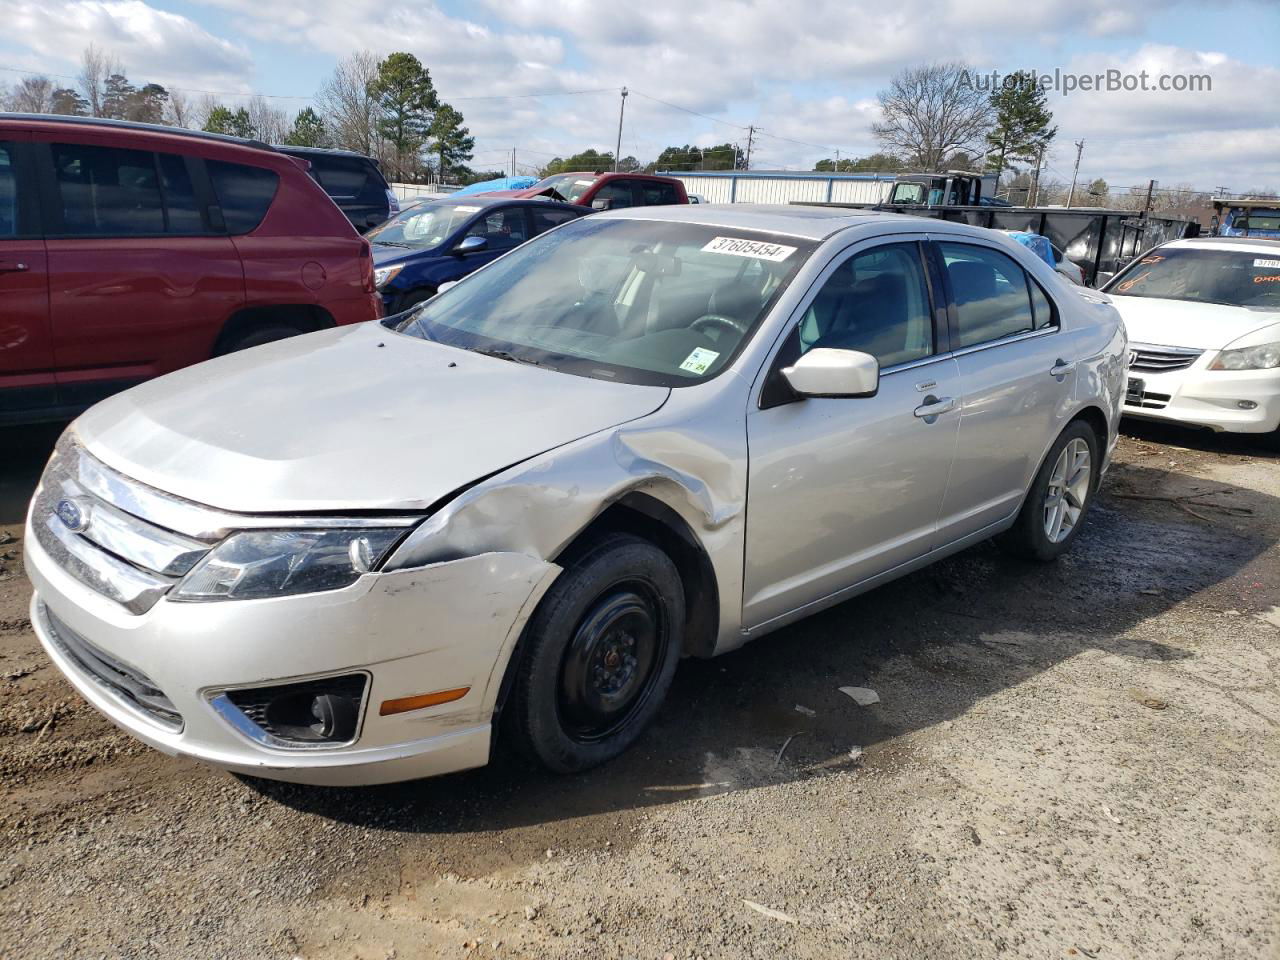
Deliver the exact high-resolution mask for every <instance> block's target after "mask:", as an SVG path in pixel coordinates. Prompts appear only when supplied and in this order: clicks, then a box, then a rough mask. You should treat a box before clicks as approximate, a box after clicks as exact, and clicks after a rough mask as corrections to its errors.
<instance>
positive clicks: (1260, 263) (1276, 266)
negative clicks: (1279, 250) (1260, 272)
mask: <svg viewBox="0 0 1280 960" xmlns="http://www.w3.org/2000/svg"><path fill="white" fill-rule="evenodd" d="M1253 265H1254V266H1255V267H1263V268H1265V269H1267V270H1280V260H1255V261H1253Z"/></svg>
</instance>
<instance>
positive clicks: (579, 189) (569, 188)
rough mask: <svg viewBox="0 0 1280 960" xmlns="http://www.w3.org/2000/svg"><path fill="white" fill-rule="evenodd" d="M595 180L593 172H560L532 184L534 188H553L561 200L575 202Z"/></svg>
mask: <svg viewBox="0 0 1280 960" xmlns="http://www.w3.org/2000/svg"><path fill="white" fill-rule="evenodd" d="M595 182H596V177H595V174H593V173H561V174H558V175H556V176H554V177H547V178H546V179H545V180H539V181H538V182H537V183H536V184H534V186H533V189H534V190H548V189H550V190H554V191H555V192H556V193H557V194H558V195H559V196H560V199H562V200H567V201H569V202H570V203H577V202H578V201H579V200H581V199H582V197H583V195H584V194H585V193H586V192H587V191H588V190H590V189H591V185H592V184H594V183H595Z"/></svg>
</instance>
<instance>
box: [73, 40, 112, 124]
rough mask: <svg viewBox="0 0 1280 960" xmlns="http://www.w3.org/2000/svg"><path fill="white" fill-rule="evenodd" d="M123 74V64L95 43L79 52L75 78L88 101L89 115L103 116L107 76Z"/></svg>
mask: <svg viewBox="0 0 1280 960" xmlns="http://www.w3.org/2000/svg"><path fill="white" fill-rule="evenodd" d="M113 73H114V74H123V73H124V65H123V64H122V63H121V62H120V61H119V60H118V59H117V58H116V57H113V56H111V54H109V53H107V51H105V50H103V49H102V48H101V47H99V46H97V45H96V44H92V43H91V44H89V45H88V46H87V47H85V48H84V52H83V53H81V54H80V74H79V76H78V77H77V78H76V80H77V82H78V83H79V84H80V93H81V94H82V95H83V96H84V98H85V100H86V101H88V103H89V115H90V116H93V117H101V116H103V109H104V104H105V101H106V96H107V93H106V87H107V77H109V76H111V75H112V74H113Z"/></svg>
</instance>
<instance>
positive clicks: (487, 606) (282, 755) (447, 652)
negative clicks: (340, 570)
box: [25, 528, 559, 785]
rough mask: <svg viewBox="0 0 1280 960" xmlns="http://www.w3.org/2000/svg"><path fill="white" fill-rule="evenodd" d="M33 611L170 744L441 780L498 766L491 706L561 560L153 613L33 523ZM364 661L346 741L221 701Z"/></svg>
mask: <svg viewBox="0 0 1280 960" xmlns="http://www.w3.org/2000/svg"><path fill="white" fill-rule="evenodd" d="M25 543H26V564H27V571H28V575H29V576H30V578H31V581H32V583H33V584H34V585H35V595H34V597H33V598H32V604H31V622H32V625H33V627H34V629H35V631H36V634H37V636H39V638H40V642H41V643H42V644H43V646H44V649H45V652H46V653H47V654H48V656H49V658H50V659H51V660H52V661H53V662H54V663H55V664H56V665H57V666H58V668H59V669H60V670H61V671H62V672H63V673H64V674H65V675H66V676H67V678H68V680H70V681H71V683H72V685H73V686H74V687H75V688H76V689H77V690H78V691H79V692H80V694H81V695H82V696H83V697H84V698H85V699H86V700H88V701H89V702H90V703H91V704H92V705H93V706H94V707H96V708H97V709H98V710H100V711H101V712H102V713H103V714H105V715H106V716H107V717H108V718H109V719H110V720H111V721H112V722H114V723H115V724H117V725H118V726H120V727H122V728H123V729H124V730H126V731H127V732H129V733H130V734H132V735H133V736H135V737H137V738H138V739H139V740H142V741H143V742H145V743H147V744H150V745H151V746H153V747H155V748H156V749H158V750H161V751H163V752H165V753H168V754H174V755H183V756H188V757H192V758H194V759H196V760H200V761H203V762H205V763H209V764H212V765H214V766H218V767H222V768H224V769H227V770H232V771H235V772H238V773H244V774H250V775H253V776H260V777H267V778H271V779H277V780H290V781H294V782H298V783H312V784H328V785H361V784H373V783H387V782H392V781H396V780H409V779H415V778H418V777H426V776H433V775H436V774H442V773H450V772H453V771H457V770H465V769H468V768H471V767H478V766H482V765H483V764H485V763H486V762H488V758H489V744H490V737H491V718H492V715H493V709H494V703H495V701H496V699H497V695H498V688H499V686H500V684H501V680H502V676H503V673H504V671H505V668H506V664H507V662H508V660H509V658H510V655H511V651H512V649H513V647H514V644H515V641H516V638H517V637H518V636H519V633H520V631H521V630H522V629H523V626H524V623H525V621H526V620H527V619H528V617H529V615H530V614H531V613H532V611H533V608H534V606H535V605H536V604H537V601H538V600H539V599H540V598H541V595H542V593H543V591H544V590H545V589H546V587H547V586H548V585H549V584H550V582H551V581H552V580H553V579H554V577H555V575H556V574H557V573H558V571H559V568H558V567H556V566H555V565H554V564H550V563H546V562H544V561H541V560H536V559H534V558H532V557H528V556H525V555H523V554H515V553H493V554H484V555H481V556H476V557H469V558H466V559H462V560H455V561H450V562H446V563H439V564H433V565H430V566H426V567H420V568H417V569H412V570H402V571H396V572H393V573H384V574H369V575H366V576H365V577H363V578H361V579H360V580H359V581H357V582H356V583H355V584H353V585H351V586H350V587H347V588H345V589H343V590H335V591H330V592H326V593H315V594H307V595H303V596H295V597H281V598H276V599H269V600H240V601H218V602H211V603H186V602H175V601H171V600H167V599H162V600H160V601H159V602H157V603H156V604H155V605H154V606H153V607H152V608H151V609H150V610H147V611H146V612H145V613H142V614H140V615H134V614H131V613H129V612H128V611H127V610H125V609H124V608H123V607H122V606H120V605H119V604H117V603H115V602H113V601H111V600H108V599H107V598H106V597H104V596H102V595H100V594H98V593H96V592H95V591H94V590H92V589H90V588H89V587H87V586H86V585H85V584H83V583H82V582H80V581H79V580H77V579H75V578H73V577H72V576H71V575H69V574H68V573H67V572H66V571H64V570H63V569H62V568H61V567H59V566H58V564H57V563H56V562H55V561H54V560H53V558H52V557H51V556H50V555H49V554H48V553H47V552H46V551H45V550H44V548H43V547H42V546H41V544H40V543H39V542H38V540H37V538H36V537H35V536H34V535H33V532H32V530H31V529H30V528H29V529H28V531H27V536H26V540H25ZM58 626H61V627H62V628H63V629H66V630H68V631H70V632H73V634H74V635H76V636H78V637H79V638H83V640H84V641H86V642H87V643H89V644H91V645H92V647H93V648H94V649H95V650H96V651H98V652H100V653H102V654H105V655H107V657H109V658H111V659H113V660H115V661H118V662H119V663H120V664H123V665H127V666H128V667H130V668H133V669H136V671H138V673H140V674H145V676H146V677H147V678H149V680H150V681H152V682H153V683H154V684H155V686H156V687H157V688H159V690H161V691H163V694H164V696H165V697H167V698H168V700H169V701H171V703H172V705H173V707H174V709H176V711H177V712H178V713H179V714H180V715H181V723H180V725H179V726H178V728H176V729H175V728H174V725H165V724H162V723H158V722H157V721H156V719H155V718H154V717H153V716H151V715H148V713H147V712H145V711H144V710H142V709H140V708H139V707H138V706H137V705H136V704H135V703H131V702H129V701H128V700H127V699H126V698H124V697H121V696H119V695H117V693H115V692H114V691H113V690H112V689H111V688H110V687H109V686H108V685H106V684H104V683H103V682H102V681H101V679H100V678H99V677H97V676H95V675H94V674H92V673H91V672H90V671H89V670H87V669H85V667H84V665H83V664H82V663H81V662H79V661H77V660H76V659H75V657H74V656H71V655H68V648H67V646H66V645H65V644H63V643H60V642H59V638H58V634H57V629H58ZM356 672H359V673H364V674H366V675H367V676H368V678H369V681H368V683H367V685H366V687H365V695H364V698H363V702H362V704H361V719H360V725H359V727H358V733H357V736H356V739H355V741H354V742H353V743H351V744H350V745H349V746H341V747H328V746H307V747H296V748H295V747H289V748H279V747H273V746H268V745H264V744H262V743H259V742H257V741H255V740H254V739H252V738H250V737H249V736H247V735H246V734H245V733H243V732H241V730H240V729H237V727H236V726H234V725H233V724H232V723H229V722H228V721H227V719H225V718H224V717H223V716H222V715H220V714H219V712H218V711H217V710H216V709H215V708H214V706H213V703H212V701H213V699H214V697H216V696H217V695H218V694H219V693H220V692H222V691H223V690H225V689H228V688H242V687H250V686H269V685H274V684H278V683H289V682H294V681H298V680H308V679H313V678H317V677H325V676H337V675H343V674H351V673H356ZM461 687H469V688H470V690H469V692H468V693H467V694H466V695H465V696H464V697H462V698H461V699H459V700H456V701H454V702H452V703H448V704H443V705H440V706H436V707H428V708H425V709H420V710H415V711H412V712H408V713H401V714H395V715H392V716H385V717H384V716H380V715H379V710H378V708H379V705H380V704H381V703H382V702H383V701H385V700H392V699H398V698H402V697H410V696H416V695H419V694H423V693H428V692H432V691H437V690H444V689H454V688H461Z"/></svg>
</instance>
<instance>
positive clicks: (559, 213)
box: [532, 207, 578, 233]
mask: <svg viewBox="0 0 1280 960" xmlns="http://www.w3.org/2000/svg"><path fill="white" fill-rule="evenodd" d="M532 213H533V232H534V233H543V232H544V231H546V230H550V229H551V228H552V227H558V226H560V224H562V223H568V222H569V221H570V220H576V219H578V215H577V214H576V213H574V212H573V211H572V210H557V209H556V208H555V207H533V208H532Z"/></svg>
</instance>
